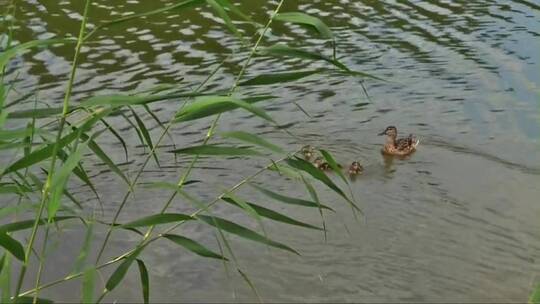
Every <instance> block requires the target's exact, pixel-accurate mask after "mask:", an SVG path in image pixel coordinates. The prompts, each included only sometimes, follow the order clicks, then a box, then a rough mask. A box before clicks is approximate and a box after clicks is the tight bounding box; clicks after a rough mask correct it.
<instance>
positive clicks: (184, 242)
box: [163, 234, 228, 261]
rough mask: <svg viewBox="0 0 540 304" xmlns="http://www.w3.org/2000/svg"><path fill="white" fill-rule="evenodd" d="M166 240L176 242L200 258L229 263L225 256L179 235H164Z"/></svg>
mask: <svg viewBox="0 0 540 304" xmlns="http://www.w3.org/2000/svg"><path fill="white" fill-rule="evenodd" d="M163 237H164V238H166V239H168V240H169V241H171V242H174V243H176V244H178V245H180V246H182V247H184V248H186V249H187V250H189V251H191V252H193V253H195V254H197V255H200V256H203V257H206V258H213V259H219V260H225V261H228V259H227V258H226V257H224V256H222V255H221V254H218V253H215V252H214V251H212V250H210V249H208V248H206V247H205V246H203V245H202V244H200V243H198V242H196V241H194V240H192V239H190V238H187V237H184V236H181V235H177V234H164V235H163Z"/></svg>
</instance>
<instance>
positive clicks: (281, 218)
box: [222, 197, 322, 230]
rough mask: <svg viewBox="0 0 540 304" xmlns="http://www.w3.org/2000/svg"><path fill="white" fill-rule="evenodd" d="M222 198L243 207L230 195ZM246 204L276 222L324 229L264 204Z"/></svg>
mask: <svg viewBox="0 0 540 304" xmlns="http://www.w3.org/2000/svg"><path fill="white" fill-rule="evenodd" d="M222 200H224V201H226V202H227V203H230V204H232V205H234V206H237V207H241V206H239V205H238V203H237V202H235V201H234V200H232V199H230V198H228V197H224V198H222ZM246 204H248V205H249V206H250V207H251V209H253V210H254V211H255V212H257V214H258V215H260V216H262V217H265V218H269V219H271V220H274V221H276V222H281V223H285V224H289V225H295V226H300V227H305V228H310V229H315V230H322V229H321V228H319V227H317V226H313V225H310V224H306V223H303V222H300V221H297V220H295V219H293V218H290V217H288V216H286V215H283V214H281V213H278V212H276V211H274V210H270V209H268V208H265V207H262V206H259V205H257V204H254V203H250V202H246Z"/></svg>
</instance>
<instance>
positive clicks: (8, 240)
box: [0, 231, 24, 262]
mask: <svg viewBox="0 0 540 304" xmlns="http://www.w3.org/2000/svg"><path fill="white" fill-rule="evenodd" d="M0 246H2V247H3V248H4V249H6V250H7V251H9V253H11V254H12V255H13V256H14V257H16V258H17V259H18V260H19V261H21V262H24V248H23V246H22V245H21V243H19V241H17V240H15V239H14V238H12V237H11V236H9V235H8V234H7V233H5V232H4V231H0Z"/></svg>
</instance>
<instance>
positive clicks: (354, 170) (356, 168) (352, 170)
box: [349, 161, 364, 176]
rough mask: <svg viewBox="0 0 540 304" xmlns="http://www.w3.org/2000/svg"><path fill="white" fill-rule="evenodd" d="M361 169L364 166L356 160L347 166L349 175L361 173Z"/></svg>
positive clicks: (362, 169)
mask: <svg viewBox="0 0 540 304" xmlns="http://www.w3.org/2000/svg"><path fill="white" fill-rule="evenodd" d="M363 171H364V167H362V165H360V163H359V162H357V161H354V162H352V164H351V165H350V166H349V175H351V176H354V175H358V174H361V173H362V172H363Z"/></svg>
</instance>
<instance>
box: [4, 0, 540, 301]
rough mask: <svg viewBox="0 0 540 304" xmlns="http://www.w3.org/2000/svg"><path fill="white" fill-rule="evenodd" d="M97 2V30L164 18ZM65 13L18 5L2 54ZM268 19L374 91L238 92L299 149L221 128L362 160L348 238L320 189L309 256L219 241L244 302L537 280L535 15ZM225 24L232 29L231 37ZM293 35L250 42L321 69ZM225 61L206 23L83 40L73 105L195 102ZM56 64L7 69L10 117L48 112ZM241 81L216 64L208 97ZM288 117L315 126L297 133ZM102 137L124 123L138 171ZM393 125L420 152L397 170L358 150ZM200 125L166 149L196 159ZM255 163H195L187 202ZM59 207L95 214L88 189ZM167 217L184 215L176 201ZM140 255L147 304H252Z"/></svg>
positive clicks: (65, 22)
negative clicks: (147, 282)
mask: <svg viewBox="0 0 540 304" xmlns="http://www.w3.org/2000/svg"><path fill="white" fill-rule="evenodd" d="M95 2H96V3H97V4H95V5H94V6H93V7H92V16H93V17H92V18H99V19H100V20H101V19H110V18H115V17H118V16H121V15H122V14H126V13H131V12H133V13H137V12H144V11H148V10H150V9H154V8H157V7H160V6H163V5H165V4H167V3H172V2H170V1H136V0H133V1H127V2H124V1H95ZM244 2H245V3H244V4H243V5H244V7H245V9H244V11H246V12H252V17H253V18H254V19H256V20H264V19H265V18H266V17H267V15H268V13H269V12H270V11H271V10H272V9H273V7H274V5H275V1H272V2H269V3H267V2H266V1H244ZM81 7H82V1H61V2H58V3H57V2H54V1H41V2H38V1H33V0H25V1H20V3H19V6H18V12H17V14H18V16H17V19H18V20H17V25H18V28H17V30H16V35H15V37H17V38H18V39H20V40H21V41H26V40H29V39H36V38H40V39H42V38H50V37H56V36H63V35H64V34H66V33H70V34H72V35H76V30H77V28H78V24H79V20H80V13H79V12H80V11H81ZM283 10H284V11H293V10H301V11H304V12H307V13H310V14H313V15H316V16H319V17H321V18H322V19H323V20H325V22H327V23H328V24H329V25H330V26H331V27H332V29H333V30H334V31H335V34H336V36H337V40H338V48H339V53H338V55H339V56H340V58H341V59H342V60H343V62H345V63H346V64H348V65H350V66H351V67H354V68H355V69H357V70H361V71H366V72H370V73H373V74H375V75H377V76H379V77H383V78H385V79H388V80H389V81H388V82H374V81H368V82H366V86H367V90H368V91H369V93H370V96H371V101H370V100H367V99H366V98H365V96H364V95H363V92H362V89H361V88H360V83H359V80H358V79H352V78H345V77H343V76H336V75H332V76H320V77H310V78H306V79H305V80H302V81H301V82H297V83H293V84H290V85H288V86H285V87H283V86H276V87H264V88H263V87H260V88H250V89H245V88H242V90H243V92H245V93H247V94H249V93H254V92H258V93H272V94H274V95H277V96H278V97H279V98H277V99H276V100H274V101H272V102H267V103H264V104H262V105H264V106H265V109H267V110H268V111H269V113H270V114H272V115H273V116H274V117H275V118H276V119H277V120H278V121H279V123H280V124H283V125H286V126H289V127H290V128H289V129H290V130H291V132H293V133H294V134H296V135H297V136H299V137H301V138H303V139H304V140H305V142H298V141H296V140H293V139H291V138H290V137H287V136H286V135H284V133H283V132H280V131H276V130H275V129H273V128H271V127H270V126H268V125H266V124H263V123H262V122H261V121H259V120H257V119H255V118H252V117H250V116H247V115H246V114H245V113H233V114H230V115H228V117H227V119H223V120H222V121H221V124H220V129H221V130H233V129H235V130H240V129H244V130H250V131H252V132H256V133H259V134H264V135H265V136H266V137H267V138H269V139H272V141H274V142H276V143H279V144H281V145H283V146H286V147H288V148H289V149H290V150H292V149H296V148H298V147H299V146H301V145H302V144H305V143H311V144H314V145H318V146H321V147H324V148H326V149H328V150H330V151H332V152H334V153H335V154H336V155H337V157H338V159H339V161H341V162H344V163H345V162H351V161H353V160H360V161H361V162H362V163H363V164H364V166H365V167H366V171H365V174H364V175H363V176H361V177H359V178H358V179H357V180H356V181H354V183H353V184H352V186H353V191H354V194H355V197H357V198H358V200H359V201H360V202H361V205H362V208H363V211H364V213H365V215H366V217H365V222H364V221H359V222H356V221H355V220H354V218H353V217H352V216H349V213H350V211H349V209H348V207H347V206H346V205H345V204H344V203H342V202H340V201H339V200H337V199H336V198H335V197H334V196H333V195H332V194H331V193H325V192H322V193H321V197H322V199H325V200H326V201H328V202H329V203H330V204H332V205H333V206H335V207H336V209H337V211H338V212H337V213H336V214H330V215H328V216H327V218H326V222H327V224H328V226H329V227H328V229H329V231H330V232H329V236H328V241H327V242H326V243H325V242H324V238H323V236H322V235H321V234H318V233H314V232H311V231H304V230H300V229H290V228H289V227H283V226H280V225H278V224H268V225H267V229H268V230H269V233H270V235H271V236H273V237H274V238H276V239H278V240H280V241H283V242H285V243H287V244H290V245H293V246H294V247H295V248H297V249H298V250H300V251H301V253H302V257H296V256H291V255H289V254H286V253H283V252H277V251H273V250H272V251H271V250H267V249H266V248H264V247H262V246H256V245H253V244H251V243H247V242H244V241H238V240H236V239H235V238H231V240H232V243H233V244H234V248H235V253H236V255H237V258H238V260H239V261H240V264H241V266H242V268H243V269H245V270H246V271H247V273H248V274H249V275H250V277H251V279H252V280H253V282H254V283H255V285H256V286H257V288H258V291H259V292H260V294H261V296H262V297H263V298H264V299H265V300H267V301H273V302H274V301H313V302H320V301H329V302H334V301H369V302H384V301H414V302H417V301H426V302H433V301H437V302H445V301H453V302H455V301H467V302H491V301H500V302H508V301H514V302H515V301H524V300H525V299H526V297H527V294H528V292H529V290H530V288H531V284H532V282H533V281H534V279H535V277H536V275H537V274H539V273H540V267H539V264H538V261H537V259H538V258H540V251H539V250H540V233H539V232H540V224H539V221H538V216H539V215H540V205H538V203H534V202H535V201H536V202H537V201H538V197H540V177H539V175H540V153H539V152H538V138H539V135H540V127H539V124H538V121H539V113H538V98H539V92H540V88H539V84H540V55H539V54H540V53H539V52H538V50H540V39H539V36H540V3H538V2H537V1H536V2H534V1H526V0H513V1H502V0H499V1H495V0H492V1H439V0H426V1H405V0H399V1H398V0H396V1H377V0H373V1H367V0H363V1H347V0H341V1H305V2H303V1H302V2H296V1H286V2H285V5H284V9H283ZM92 20H95V19H91V20H90V23H92ZM239 26H240V27H241V28H244V29H248V25H245V24H243V25H239ZM306 37H313V35H308V33H306V31H305V30H304V29H302V28H298V27H287V26H284V25H276V26H275V28H274V30H273V31H272V32H271V34H270V35H269V36H268V37H267V43H268V44H271V43H275V42H277V41H281V42H287V43H289V44H291V45H293V46H301V45H308V46H309V47H311V48H314V49H318V50H321V51H323V52H329V49H328V47H324V46H322V45H321V41H320V40H319V39H315V38H306ZM239 47H240V44H239V42H238V40H236V39H235V38H234V37H233V36H232V35H230V34H229V33H227V32H225V31H224V30H223V26H222V25H220V22H219V19H218V18H216V17H215V16H214V15H213V14H212V13H211V12H210V10H209V9H208V8H203V9H199V8H197V9H191V10H189V11H182V12H173V13H168V14H164V15H162V16H159V17H152V18H147V19H144V20H141V21H137V22H132V23H129V24H125V25H123V26H119V27H113V28H110V29H107V30H104V31H103V32H100V33H99V34H97V35H96V36H95V38H94V41H93V42H92V44H91V45H90V46H89V47H88V48H85V50H84V52H83V60H82V62H83V63H82V65H81V69H80V72H79V74H78V78H77V81H76V88H75V91H74V96H75V99H76V100H80V99H82V98H84V97H86V96H90V95H91V94H93V93H94V92H96V91H98V92H100V93H107V92H109V93H110V92H131V91H136V90H143V89H148V88H151V87H152V86H154V85H158V84H163V83H169V84H176V83H179V82H180V83H185V84H189V85H190V86H191V87H196V86H197V84H198V83H200V81H202V80H203V79H204V78H205V77H206V75H207V74H208V73H209V71H210V70H211V69H212V68H214V67H215V66H216V64H217V63H219V62H220V61H221V60H223V59H224V58H225V57H226V55H227V54H228V53H230V52H233V51H236V50H238V48H239ZM239 55H243V53H240V54H239ZM70 60H71V49H70V48H69V47H58V48H54V49H48V50H40V51H37V52H34V53H30V54H27V55H25V56H24V57H23V58H21V59H18V60H17V61H16V63H15V64H14V65H12V67H11V70H12V71H13V72H12V73H11V76H12V78H13V77H14V76H15V70H16V71H17V72H20V75H19V77H18V78H17V80H16V81H17V88H18V94H16V95H15V96H12V99H11V100H10V101H11V102H12V103H13V104H14V107H16V108H29V107H31V106H32V105H33V102H34V96H35V93H34V92H36V90H37V91H39V94H38V98H39V100H42V101H43V102H46V103H48V104H49V105H55V104H56V105H58V104H60V102H61V97H62V92H63V90H64V84H65V80H66V75H67V74H68V73H67V72H68V69H69V62H70ZM310 65H312V66H319V65H318V63H313V64H309V63H304V62H299V61H298V60H283V59H282V58H281V59H258V60H256V61H255V62H254V63H253V65H252V66H251V67H250V69H249V71H248V76H249V75H255V74H258V73H261V72H265V71H266V72H268V71H275V70H291V69H301V68H304V67H306V66H310ZM239 68H240V65H239V61H238V59H237V60H232V61H230V62H227V63H226V64H225V66H224V69H223V70H222V71H221V72H220V73H218V75H217V76H216V77H215V78H214V80H213V81H212V82H211V83H210V84H209V86H208V88H209V89H212V90H217V89H222V88H227V87H228V86H230V85H231V83H232V80H233V74H234V73H237V72H238V71H239ZM293 101H294V102H297V103H298V104H300V105H301V106H302V107H303V108H304V109H306V110H307V111H308V112H309V113H310V114H311V116H312V117H313V118H311V119H310V118H308V117H306V116H305V115H304V114H303V113H302V112H301V111H300V110H299V109H298V108H297V107H296V106H295V105H294V104H293V103H292V102H293ZM177 107H178V103H177V102H169V103H161V104H159V105H155V106H154V107H153V109H155V110H156V113H157V114H158V115H159V117H161V118H162V119H164V120H165V119H168V118H169V116H170V115H171V113H173V111H174V110H175V109H176V108H177ZM143 117H145V118H148V117H146V116H143ZM247 118H249V119H247ZM112 121H113V122H115V123H119V124H123V126H124V127H123V128H120V129H123V131H122V135H123V137H124V138H125V140H126V141H127V142H128V143H129V144H130V146H131V149H130V151H131V153H132V156H133V157H132V158H131V161H130V162H128V163H126V164H125V165H124V166H125V167H127V168H129V170H130V171H131V172H136V170H137V168H138V167H139V166H140V161H141V157H140V156H142V155H143V149H142V147H140V146H139V141H138V139H137V137H136V134H135V132H132V131H131V130H130V126H129V125H127V124H126V123H125V122H124V120H122V119H120V118H119V119H117V120H116V119H113V120H112ZM148 124H149V126H151V128H150V129H151V132H152V134H155V136H157V134H159V132H160V127H159V126H158V125H157V124H156V123H154V122H153V121H151V120H148ZM391 124H394V125H398V127H399V128H401V129H402V130H404V132H407V133H408V132H415V133H417V134H418V136H419V137H420V138H422V143H421V147H420V149H419V151H418V152H417V153H416V154H415V155H413V156H412V157H411V158H409V159H406V160H388V159H383V158H382V157H381V155H380V154H379V145H380V143H381V138H379V137H377V136H376V133H378V132H379V131H380V130H382V129H384V128H385V127H386V126H387V125H391ZM206 127H207V122H197V123H191V124H186V125H185V126H181V127H178V128H176V129H175V130H174V132H173V134H174V138H175V142H176V145H177V146H188V145H190V144H193V143H197V142H199V141H200V139H201V138H202V135H203V130H204V129H205V128H206ZM102 139H103V140H104V147H105V148H106V149H107V151H109V153H110V155H111V156H112V157H113V158H114V159H115V160H116V161H118V162H123V161H124V158H123V150H122V148H121V145H120V144H119V143H118V142H117V140H116V139H115V138H113V137H108V135H104V136H103V138H102ZM170 144H171V143H170V141H168V143H167V145H170ZM167 157H168V156H167V155H164V156H163V158H164V163H165V162H166V161H168V160H172V159H168V158H167ZM187 161H188V159H182V158H181V159H179V164H178V166H170V167H165V168H162V169H158V168H155V167H153V165H151V166H150V167H149V168H148V170H147V171H145V174H144V179H145V180H168V181H173V180H175V179H176V178H177V176H178V175H179V174H180V172H181V170H182V168H184V167H185V164H186V162H187ZM262 165H263V163H262V161H260V162H258V161H250V162H247V163H246V162H245V161H243V160H230V161H227V162H223V161H216V160H214V159H203V160H202V162H201V163H200V164H199V166H198V168H197V170H195V172H194V174H193V178H194V179H201V180H204V181H205V185H204V186H202V185H201V186H200V185H191V186H189V187H190V188H189V190H190V191H192V192H193V193H197V194H198V195H199V197H200V198H201V199H211V198H212V195H213V194H215V193H214V190H209V188H208V186H207V185H214V186H219V187H225V186H228V185H232V184H234V183H235V182H236V181H238V180H240V179H241V178H242V177H243V176H245V175H247V174H249V173H251V172H253V171H254V170H255V168H256V167H257V166H262ZM203 169H204V170H203ZM90 172H91V175H92V178H93V179H94V181H95V184H96V186H97V188H98V189H99V190H100V192H102V193H104V197H105V198H106V202H107V203H106V205H105V206H104V207H105V209H106V211H107V212H109V213H110V212H112V211H113V210H115V209H116V207H117V203H118V202H119V200H120V199H121V196H122V195H123V191H125V186H124V185H123V184H122V183H121V182H120V181H119V180H117V179H116V178H112V177H111V174H110V172H108V171H107V167H106V166H104V165H102V164H96V165H95V166H94V167H91V168H90ZM258 181H260V182H263V183H265V184H266V185H268V186H269V187H271V188H272V189H275V190H279V191H283V192H288V193H289V194H290V195H297V196H305V195H307V194H306V193H304V190H303V189H299V188H298V187H295V186H291V185H289V183H286V182H284V181H283V180H281V179H276V178H275V176H274V175H271V174H269V175H266V176H264V177H261V178H259V179H258ZM248 190H249V189H246V190H245V191H243V192H241V194H242V195H243V196H245V197H250V198H251V199H253V200H254V201H258V202H260V203H264V204H268V205H270V206H271V207H272V208H275V209H276V210H281V211H284V212H287V213H288V214H290V215H291V216H295V217H297V218H299V219H302V220H305V221H307V222H311V223H319V222H320V218H319V217H318V214H317V212H311V211H309V212H308V211H306V210H304V209H300V210H297V209H291V208H287V209H285V208H284V207H283V206H282V205H279V204H275V203H273V202H267V201H266V198H262V197H258V196H257V195H256V193H254V192H252V191H248ZM75 194H76V195H78V196H79V197H81V198H82V200H83V201H84V200H85V199H84V198H86V200H87V201H88V203H90V202H93V196H92V193H91V192H90V191H89V190H88V189H86V188H80V189H78V190H77V191H75ZM167 195H168V194H167V193H159V192H153V191H147V190H141V191H138V192H137V193H136V194H135V197H134V198H133V200H132V201H131V202H130V204H129V208H128V209H127V211H126V214H125V217H124V218H125V219H127V218H133V217H136V216H138V215H140V214H145V213H153V212H157V211H158V210H159V209H160V208H161V202H162V201H164V200H165V198H166V196H167ZM174 208H175V210H177V211H186V210H190V207H188V206H187V204H186V203H185V202H182V201H178V202H177V203H176V205H175V207H174ZM215 212H216V213H217V214H221V215H224V216H226V217H227V218H230V219H234V220H238V221H240V222H243V223H246V224H249V221H248V220H247V219H246V218H245V216H244V215H242V214H240V213H239V212H238V211H237V210H233V209H231V208H229V207H226V206H218V207H217V208H216V210H215ZM249 225H252V226H253V227H255V226H254V225H253V223H251V224H249ZM182 231H183V232H184V233H186V234H188V235H190V236H193V237H195V238H197V239H199V240H200V241H201V242H203V243H206V244H214V243H215V241H214V236H213V235H212V234H211V233H210V232H211V231H210V230H208V229H206V228H205V227H201V226H197V225H193V226H186V227H185V228H183V229H182ZM61 237H62V238H64V239H68V240H70V241H69V242H59V243H58V244H57V246H59V247H60V248H61V249H62V250H66V251H69V252H76V251H78V248H79V247H78V246H79V245H80V239H81V235H80V232H79V231H77V230H73V231H70V230H69V229H68V230H67V231H64V234H63V235H62V236H61ZM137 239H138V238H137V237H136V236H134V235H128V234H126V235H122V234H121V233H118V234H117V235H115V237H114V243H113V245H112V248H111V250H110V252H108V253H107V254H108V255H110V256H113V255H114V254H118V253H121V252H122V248H125V247H124V246H126V245H128V244H134V243H135V242H136V241H137ZM96 244H97V242H96ZM210 246H211V245H210ZM143 257H144V260H145V261H146V262H147V264H148V265H149V268H150V273H151V280H152V283H151V284H152V286H151V289H152V299H153V300H154V301H172V300H175V301H190V302H191V301H224V300H225V301H253V300H255V298H254V296H253V294H252V293H251V291H249V289H248V288H247V287H246V286H245V284H244V283H242V280H241V278H240V277H239V276H237V275H236V273H232V272H234V271H231V273H230V274H227V273H226V272H225V271H224V269H223V266H222V265H221V264H220V263H218V262H213V261H206V260H202V259H200V258H196V257H193V256H192V255H190V254H187V253H185V252H183V251H179V250H178V248H177V247H175V246H173V245H171V244H168V243H165V242H161V243H159V244H157V245H156V246H153V247H151V248H149V250H148V251H147V252H145V254H144V256H143ZM51 260H52V261H54V263H53V265H54V266H55V267H50V269H47V273H46V275H45V281H47V280H51V279H53V278H57V277H58V276H59V274H58V272H57V271H56V270H57V269H56V266H62V265H65V264H67V265H71V263H72V261H71V260H68V257H67V256H64V255H56V256H54V257H51ZM106 273H107V272H106ZM127 280H128V283H127V284H126V285H124V286H122V287H121V288H118V290H117V291H115V293H113V294H112V295H111V297H110V298H109V299H110V300H113V299H116V298H118V299H122V300H123V301H138V300H139V299H140V295H139V293H140V291H139V290H138V286H139V282H138V280H139V279H138V276H137V274H136V273H135V271H133V272H132V273H130V274H129V276H128V279H127ZM77 284H78V283H77V282H74V283H69V284H64V285H61V286H59V287H56V288H53V289H51V290H48V291H46V292H44V295H45V296H46V295H52V296H53V297H55V298H59V299H65V300H74V299H78V293H79V290H78V285H77ZM234 296H236V297H237V298H234Z"/></svg>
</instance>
